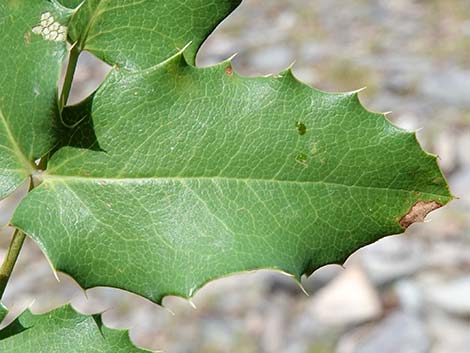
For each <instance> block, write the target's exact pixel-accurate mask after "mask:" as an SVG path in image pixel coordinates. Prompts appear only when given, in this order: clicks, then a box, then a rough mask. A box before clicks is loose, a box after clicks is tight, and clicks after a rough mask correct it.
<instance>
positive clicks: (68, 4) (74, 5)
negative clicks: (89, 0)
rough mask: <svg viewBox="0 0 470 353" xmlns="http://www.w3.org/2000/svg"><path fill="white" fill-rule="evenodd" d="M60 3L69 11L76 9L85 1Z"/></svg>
mask: <svg viewBox="0 0 470 353" xmlns="http://www.w3.org/2000/svg"><path fill="white" fill-rule="evenodd" d="M59 2H60V3H61V4H62V5H63V6H65V7H68V8H69V9H75V8H77V7H78V6H79V5H80V4H81V3H82V2H83V0H59Z"/></svg>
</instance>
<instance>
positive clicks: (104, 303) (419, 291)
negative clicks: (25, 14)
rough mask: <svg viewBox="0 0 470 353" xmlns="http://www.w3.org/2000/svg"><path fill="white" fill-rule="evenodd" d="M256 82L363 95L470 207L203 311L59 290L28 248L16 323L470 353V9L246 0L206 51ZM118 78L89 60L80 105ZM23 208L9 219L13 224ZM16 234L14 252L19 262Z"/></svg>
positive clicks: (351, 350) (252, 279)
mask: <svg viewBox="0 0 470 353" xmlns="http://www.w3.org/2000/svg"><path fill="white" fill-rule="evenodd" d="M235 52H238V53H239V55H238V56H237V58H236V59H235V64H234V66H235V69H236V70H237V71H238V72H240V73H241V74H244V75H250V76H251V75H258V74H268V73H273V72H277V71H280V70H282V69H283V68H285V67H287V66H288V65H290V64H291V63H292V62H293V61H294V60H296V64H295V66H294V72H295V73H296V75H297V76H298V77H299V78H300V79H301V80H302V81H304V82H306V83H309V84H311V85H314V86H315V87H318V88H321V89H323V90H327V91H344V90H355V89H358V88H361V87H364V86H367V87H368V89H367V90H365V91H364V92H363V93H362V100H363V102H364V104H365V105H366V106H367V107H368V108H370V109H371V110H375V111H389V110H391V109H394V112H393V114H391V115H390V118H391V119H392V120H393V121H394V122H395V123H396V124H397V125H399V126H401V127H403V128H406V129H411V130H419V134H418V135H419V139H420V141H421V142H422V144H423V146H424V147H425V148H426V149H427V150H428V151H431V152H433V153H437V154H438V155H439V156H440V157H441V162H440V164H441V166H442V168H443V169H444V171H445V173H446V175H447V177H448V180H449V183H450V185H451V189H452V191H453V193H454V194H455V195H457V196H459V197H460V199H459V200H456V201H454V202H453V203H452V204H451V205H450V206H449V207H446V208H444V209H441V210H438V211H436V212H434V213H433V214H432V215H431V216H430V217H429V220H430V221H429V222H428V223H426V224H421V225H413V226H412V227H410V229H409V230H408V231H407V232H406V234H405V235H404V236H395V237H389V238H386V239H384V240H381V241H379V242H377V243H375V244H373V245H371V246H369V247H367V248H364V249H362V250H360V251H359V252H357V253H356V254H354V255H353V256H351V257H350V259H349V260H348V261H347V263H346V265H345V267H344V268H341V267H339V266H326V267H324V268H322V269H320V270H318V271H317V272H315V273H314V274H313V276H311V277H310V278H309V279H305V280H304V283H303V285H304V287H305V289H306V291H307V292H308V293H309V294H310V296H306V295H305V294H304V293H303V292H302V290H301V289H300V288H299V287H298V286H297V285H296V284H295V283H293V281H292V280H290V279H289V278H287V277H285V276H283V275H282V274H278V273H271V272H267V271H259V272H256V273H250V274H243V275H238V276H233V277H229V278H225V279H221V280H218V281H215V282H212V283H210V284H209V285H207V286H206V287H204V288H203V289H202V290H201V291H200V292H199V293H198V294H197V295H196V297H195V298H194V304H195V305H196V307H197V309H193V308H192V306H191V305H190V303H188V302H186V301H184V300H181V299H178V298H172V297H169V298H167V299H165V301H164V304H165V308H164V307H159V306H156V305H153V304H151V303H149V302H148V301H146V300H144V299H142V298H139V297H137V296H134V295H131V294H129V293H125V292H123V291H119V290H115V289H109V288H106V289H103V288H98V289H93V290H89V291H87V293H86V295H85V293H83V291H82V290H81V289H80V288H79V287H78V285H77V284H76V283H75V282H74V281H73V280H72V279H70V278H69V277H67V276H65V275H62V274H59V277H60V279H61V281H60V283H58V282H57V281H56V280H55V278H54V276H53V274H52V271H51V269H50V267H49V265H48V264H47V261H46V260H45V259H44V257H43V256H42V254H41V252H40V251H39V249H38V248H37V247H36V246H35V245H34V244H32V242H30V241H28V242H27V244H26V249H24V251H23V252H22V254H21V257H20V262H19V264H18V266H17V268H16V269H15V272H14V276H13V279H12V281H11V284H10V285H9V287H8V289H7V293H6V298H5V303H6V304H7V305H8V306H9V307H11V308H12V315H10V319H11V317H13V316H14V314H15V313H18V312H20V311H21V310H23V309H24V308H25V307H27V306H32V310H33V311H35V312H45V311H48V310H49V309H50V308H53V307H57V306H60V305H61V304H63V303H65V302H68V301H72V303H73V305H74V306H75V308H77V309H78V310H79V311H82V312H87V313H92V312H98V311H102V310H106V312H105V314H104V322H105V324H106V325H108V326H111V327H114V328H130V335H131V337H132V339H133V340H134V341H135V342H136V343H137V344H139V345H140V346H142V347H146V348H152V349H161V350H164V351H165V352H169V353H193V352H201V353H202V352H204V353H212V352H214V353H215V352H217V353H234V352H237V353H244V352H246V353H256V352H260V353H279V352H283V353H333V352H335V353H376V352H381V353H388V352H390V353H428V352H429V353H468V352H469V347H470V335H469V332H470V217H469V215H470V153H469V151H470V54H469V53H470V2H469V1H468V0H445V1H444V0H426V1H418V0H414V1H413V0H394V1H387V0H351V1H347V2H345V1H340V0H315V1H312V0H290V1H286V0H284V1H281V0H271V1H268V2H267V1H262V0H246V1H244V3H243V4H242V6H241V7H240V8H239V9H238V10H237V11H236V12H235V13H234V14H233V16H231V17H230V18H229V19H228V20H226V21H225V22H224V23H223V24H222V25H221V26H220V28H219V29H218V30H217V31H216V32H215V33H214V34H213V35H212V36H211V38H210V39H209V40H208V41H207V43H206V44H205V45H204V47H203V49H202V51H201V53H200V55H199V58H198V62H199V65H201V66H205V65H210V64H213V63H216V62H218V61H220V60H223V59H226V58H227V57H229V56H231V55H232V54H233V53H235ZM106 71H107V67H106V66H104V65H102V64H99V63H97V61H96V59H94V58H93V57H91V56H89V55H88V56H83V57H82V60H81V62H80V70H79V72H78V73H77V77H76V78H77V84H76V86H75V87H74V91H73V95H74V98H73V99H74V100H75V101H78V100H79V99H80V98H81V97H84V96H86V95H87V94H88V93H89V92H90V91H92V90H93V89H94V88H95V87H96V86H97V85H98V84H99V83H100V82H101V80H102V78H103V77H104V75H105V74H106ZM20 197H21V192H19V193H17V195H14V196H13V197H11V198H10V199H9V200H7V201H4V202H2V203H0V224H6V223H7V222H8V219H9V217H10V215H11V212H12V210H13V209H14V206H15V202H16V200H18V199H19V198H20ZM10 233H11V232H10V230H8V229H5V230H4V231H3V234H2V236H1V238H0V245H2V248H1V249H0V258H2V257H3V256H4V253H5V250H4V249H5V247H6V245H7V244H8V241H9V234H10Z"/></svg>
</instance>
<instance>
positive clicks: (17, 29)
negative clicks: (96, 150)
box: [0, 0, 68, 199]
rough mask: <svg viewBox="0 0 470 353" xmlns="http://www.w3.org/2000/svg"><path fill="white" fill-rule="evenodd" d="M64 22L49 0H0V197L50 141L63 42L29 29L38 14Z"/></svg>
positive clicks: (27, 170)
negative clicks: (46, 37) (45, 14)
mask: <svg viewBox="0 0 470 353" xmlns="http://www.w3.org/2000/svg"><path fill="white" fill-rule="evenodd" d="M48 12H49V13H50V14H51V16H52V17H53V19H54V20H55V21H57V22H60V23H61V24H62V23H66V21H67V15H68V13H67V12H64V11H63V10H62V9H60V8H59V7H56V6H54V4H52V3H51V2H49V1H41V0H35V1H19V0H6V1H2V2H1V3H0V33H1V37H0V44H1V45H0V199H2V198H3V197H5V196H7V195H8V194H9V193H11V192H12V191H14V190H15V189H16V188H17V187H18V186H19V185H21V184H22V183H23V182H24V180H25V179H26V178H27V177H28V176H29V175H30V174H31V173H32V172H33V170H34V160H35V159H37V158H39V157H41V156H43V155H44V154H46V153H47V152H48V151H49V150H50V149H51V148H52V147H53V145H54V143H55V141H56V140H55V132H54V128H53V118H54V116H55V115H56V112H57V83H58V81H59V76H60V70H61V65H62V62H63V60H64V56H65V54H66V48H65V42H64V41H54V40H45V39H44V38H43V36H41V35H40V34H35V33H34V32H33V28H35V27H37V26H38V25H39V24H40V22H41V16H42V14H44V13H48Z"/></svg>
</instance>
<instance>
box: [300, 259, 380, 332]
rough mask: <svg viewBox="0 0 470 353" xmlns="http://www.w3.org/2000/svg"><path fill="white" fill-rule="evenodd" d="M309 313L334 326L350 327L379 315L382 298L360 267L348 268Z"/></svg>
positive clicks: (329, 286) (326, 288) (323, 292)
mask: <svg viewBox="0 0 470 353" xmlns="http://www.w3.org/2000/svg"><path fill="white" fill-rule="evenodd" d="M308 310H309V312H310V313H311V315H313V316H314V317H315V318H316V319H318V320H320V321H323V322H325V323H326V324H329V325H333V326H347V325H354V324H357V323H361V322H364V321H368V320H373V319H376V318H378V317H379V316H380V315H381V313H382V307H381V303H380V298H379V296H378V294H377V293H376V291H375V289H374V287H372V285H371V284H370V283H369V280H368V278H367V277H366V275H365V273H364V271H363V270H362V269H361V268H359V267H351V268H348V269H346V270H345V271H344V272H343V273H342V274H341V275H340V276H339V277H337V278H336V279H335V280H333V281H332V282H331V283H330V284H328V285H327V286H326V287H324V288H322V289H321V290H320V291H319V292H318V294H317V295H316V296H315V297H314V298H313V300H312V302H311V305H310V306H309V309H308Z"/></svg>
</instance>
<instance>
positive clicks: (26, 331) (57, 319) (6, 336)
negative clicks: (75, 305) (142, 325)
mask: <svg viewBox="0 0 470 353" xmlns="http://www.w3.org/2000/svg"><path fill="white" fill-rule="evenodd" d="M0 352H5V353H6V352H21V353H56V352H57V353H59V352H60V353H144V352H147V351H144V350H142V349H138V348H136V347H135V346H134V345H133V344H132V343H131V341H130V340H129V335H128V332H127V331H119V330H112V329H109V328H107V327H106V326H104V325H103V324H102V322H101V317H100V316H99V315H94V316H91V315H82V314H79V313H77V312H75V311H74V310H73V309H72V308H71V307H70V306H65V307H62V308H59V309H56V310H54V311H51V312H49V313H47V314H43V315H33V314H32V313H31V312H30V311H26V312H24V313H23V314H21V315H20V317H19V318H18V319H16V320H15V321H14V322H13V323H11V324H10V325H9V326H7V327H6V328H5V329H3V330H2V331H1V332H0Z"/></svg>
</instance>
